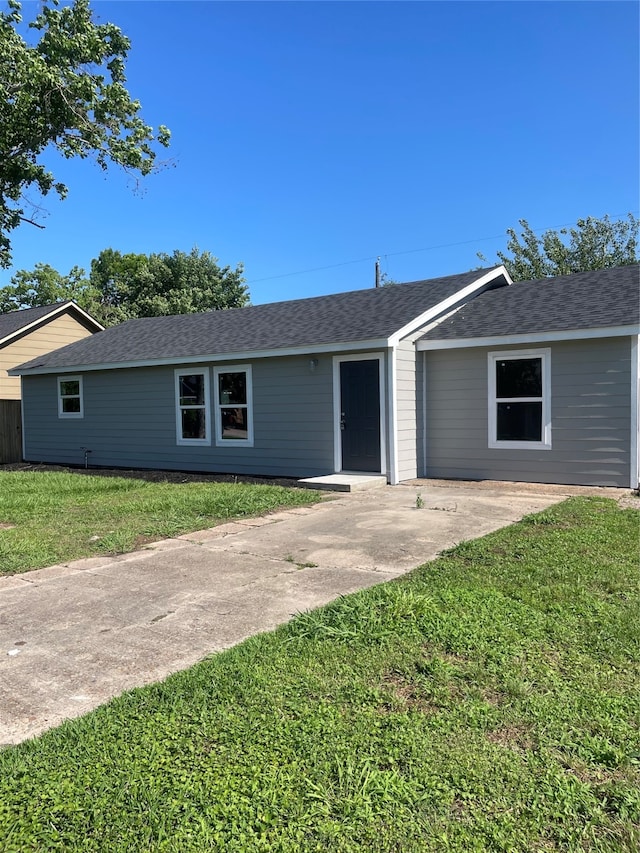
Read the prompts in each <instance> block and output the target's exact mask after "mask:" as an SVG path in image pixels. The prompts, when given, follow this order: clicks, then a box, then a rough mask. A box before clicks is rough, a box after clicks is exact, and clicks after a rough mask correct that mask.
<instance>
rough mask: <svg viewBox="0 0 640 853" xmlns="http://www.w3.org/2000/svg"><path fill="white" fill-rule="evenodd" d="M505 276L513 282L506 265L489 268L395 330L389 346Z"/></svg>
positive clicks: (508, 282)
mask: <svg viewBox="0 0 640 853" xmlns="http://www.w3.org/2000/svg"><path fill="white" fill-rule="evenodd" d="M501 277H503V278H504V279H505V280H506V282H507V286H508V285H510V284H513V282H512V281H511V277H510V276H509V273H508V272H507V270H506V269H505V267H503V266H500V267H496V269H494V270H489V272H488V273H485V274H484V275H483V276H481V277H480V278H478V279H476V281H474V282H472V283H471V284H468V285H467V286H466V287H463V288H462V290H458V291H457V292H456V293H454V294H453V295H452V296H449V297H448V298H447V299H443V300H442V302H439V303H438V304H437V305H434V306H433V307H432V308H429V310H428V311H424V312H423V313H422V314H420V315H419V316H418V317H415V318H414V319H413V320H411V322H410V323H407V324H406V326H403V327H402V328H401V329H398V331H397V332H394V334H393V335H391V337H390V338H389V346H391V347H395V346H396V345H397V344H398V343H399V342H400V341H401V340H402V338H406V337H407V335H410V334H411V333H412V332H415V331H416V330H417V329H419V328H420V327H421V326H424V325H425V324H426V323H428V322H429V321H430V320H433V319H435V318H436V317H439V316H440V314H442V313H444V312H445V311H448V310H449V309H450V308H454V307H455V306H456V305H458V303H460V302H464V301H466V300H468V299H469V298H470V297H471V296H476V295H477V294H478V293H481V292H482V291H483V290H486V289H487V287H488V286H489V285H490V284H491V283H492V282H493V281H495V280H496V279H497V278H501Z"/></svg>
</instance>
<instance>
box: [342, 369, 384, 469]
mask: <svg viewBox="0 0 640 853" xmlns="http://www.w3.org/2000/svg"><path fill="white" fill-rule="evenodd" d="M343 361H377V362H378V384H379V389H378V390H379V393H380V473H381V474H384V475H386V473H387V427H386V424H387V406H386V393H385V376H384V353H383V352H362V353H355V354H353V355H334V356H333V468H334V471H335V473H336V474H338V473H340V472H341V471H342V430H341V429H340V416H341V405H340V364H341V363H342V362H343ZM371 473H375V472H373V471H372V472H371Z"/></svg>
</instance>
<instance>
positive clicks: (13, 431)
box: [0, 400, 22, 465]
mask: <svg viewBox="0 0 640 853" xmlns="http://www.w3.org/2000/svg"><path fill="white" fill-rule="evenodd" d="M21 460H22V418H21V415H20V400H0V465H6V464H8V463H9V462H20V461H21Z"/></svg>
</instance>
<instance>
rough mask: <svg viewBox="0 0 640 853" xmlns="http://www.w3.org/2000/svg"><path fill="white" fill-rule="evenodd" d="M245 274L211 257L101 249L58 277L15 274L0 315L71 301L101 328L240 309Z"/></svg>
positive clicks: (0, 296)
mask: <svg viewBox="0 0 640 853" xmlns="http://www.w3.org/2000/svg"><path fill="white" fill-rule="evenodd" d="M242 273H243V268H242V265H241V264H239V265H238V266H237V267H236V268H235V269H232V268H231V267H229V266H226V267H221V266H219V264H218V260H217V258H215V257H214V256H213V255H212V254H211V253H210V252H202V253H201V252H200V251H199V250H198V249H197V248H194V249H192V250H191V252H188V253H187V252H181V251H178V250H176V251H174V252H173V253H172V254H171V255H169V254H165V253H159V254H151V255H144V254H133V253H130V254H124V255H123V254H122V253H121V252H117V251H114V250H113V249H104V250H103V251H102V252H100V254H99V255H98V257H97V258H95V259H94V260H93V261H92V262H91V272H90V274H89V276H88V277H87V276H86V273H85V271H84V270H83V269H81V268H80V267H73V269H72V270H71V271H70V272H69V274H68V275H61V274H60V273H59V272H57V270H55V269H53V267H51V266H49V265H48V264H36V267H35V269H34V270H31V271H27V270H19V271H18V272H17V273H16V274H15V275H14V276H13V278H12V279H11V284H10V285H7V286H6V287H3V288H0V312H6V311H14V310H16V309H19V308H33V307H35V306H38V305H48V304H50V303H53V302H62V301H64V300H67V299H74V300H75V301H76V302H77V303H78V305H80V307H81V308H84V310H85V311H88V312H89V313H90V314H91V315H92V316H94V317H95V318H96V320H98V321H99V322H100V323H102V324H103V325H104V326H113V325H115V324H116V323H121V322H123V321H124V320H130V319H132V318H134V317H159V316H164V315H167V314H194V313H200V312H203V311H215V310H220V309H223V308H240V307H242V306H243V305H246V304H247V302H248V299H249V295H248V289H247V287H246V285H245V284H244V278H243V275H242Z"/></svg>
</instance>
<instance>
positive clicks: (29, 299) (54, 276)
mask: <svg viewBox="0 0 640 853" xmlns="http://www.w3.org/2000/svg"><path fill="white" fill-rule="evenodd" d="M97 295H98V294H97V293H96V291H95V290H94V288H92V287H91V283H90V282H89V281H88V280H87V278H86V277H85V271H84V270H83V269H81V268H80V267H73V269H71V270H70V272H69V274H68V275H61V274H60V273H59V272H58V271H57V270H55V269H54V268H53V267H52V266H50V265H49V264H36V266H35V269H33V270H18V272H17V273H16V274H15V275H14V276H13V278H12V279H11V285H9V286H7V287H3V288H0V313H6V312H7V311H15V310H16V309H17V308H36V307H37V306H39V305H50V304H53V303H54V302H64V301H66V300H67V299H73V300H74V301H75V302H77V304H78V305H79V306H80V307H81V308H84V309H85V310H87V311H89V310H91V308H92V307H93V306H94V305H95V302H96V297H97Z"/></svg>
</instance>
